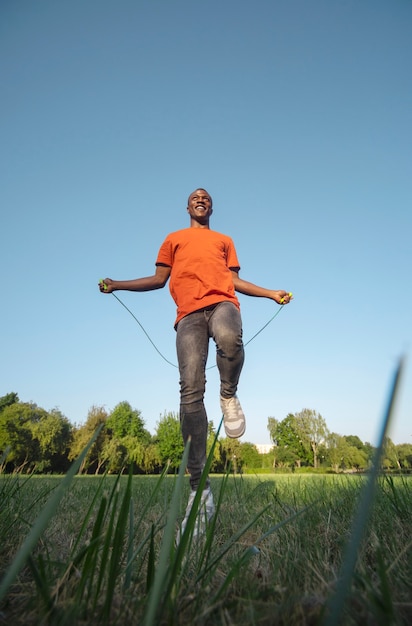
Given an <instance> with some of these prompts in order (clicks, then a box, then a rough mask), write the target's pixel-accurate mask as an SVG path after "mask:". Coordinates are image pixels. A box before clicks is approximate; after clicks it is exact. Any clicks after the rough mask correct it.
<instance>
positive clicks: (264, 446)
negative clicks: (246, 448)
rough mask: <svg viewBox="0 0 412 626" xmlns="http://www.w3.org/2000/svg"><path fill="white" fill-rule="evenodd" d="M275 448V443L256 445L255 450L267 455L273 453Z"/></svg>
mask: <svg viewBox="0 0 412 626" xmlns="http://www.w3.org/2000/svg"><path fill="white" fill-rule="evenodd" d="M274 447H275V446H274V445H273V443H255V448H257V451H258V452H259V454H267V453H268V452H271V450H273V448H274Z"/></svg>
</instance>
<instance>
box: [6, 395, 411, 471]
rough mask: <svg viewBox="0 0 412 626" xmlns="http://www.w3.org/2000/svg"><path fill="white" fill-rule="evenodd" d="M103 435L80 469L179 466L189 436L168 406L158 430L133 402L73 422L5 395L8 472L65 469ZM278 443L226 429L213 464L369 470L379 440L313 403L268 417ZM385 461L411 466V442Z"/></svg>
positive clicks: (389, 450) (216, 467)
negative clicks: (331, 425)
mask: <svg viewBox="0 0 412 626" xmlns="http://www.w3.org/2000/svg"><path fill="white" fill-rule="evenodd" d="M99 427H100V431H99V435H98V437H97V439H96V440H95V442H94V443H93V445H92V447H91V448H90V450H89V452H88V454H87V456H86V457H85V459H84V461H83V464H82V466H81V468H80V472H81V473H87V474H101V473H104V472H109V473H119V472H122V471H123V470H124V469H125V468H129V467H130V466H132V468H133V471H134V472H135V473H140V474H144V473H146V474H156V473H160V472H161V471H163V469H164V467H165V466H166V465H167V464H168V465H169V471H175V470H176V468H178V467H179V464H180V461H181V458H182V454H183V449H184V445H183V440H182V436H181V432H180V422H179V416H178V415H177V414H175V413H173V412H165V413H164V414H163V415H161V416H160V417H159V420H158V422H157V424H156V431H155V433H154V435H152V434H151V433H150V432H149V431H148V430H147V429H146V427H145V422H144V420H143V418H142V415H141V412H140V411H139V410H137V409H134V408H132V406H131V405H130V404H129V403H128V402H127V401H123V402H120V403H119V404H117V405H116V406H115V407H114V409H113V410H112V411H110V412H107V411H106V409H105V408H104V407H101V406H93V407H91V409H90V410H89V412H88V415H87V419H86V421H85V422H84V423H83V424H81V425H78V426H77V425H73V424H72V423H71V422H70V421H69V420H68V419H67V417H65V416H64V415H63V414H62V413H61V411H59V410H58V409H52V410H51V411H46V410H45V409H43V408H41V407H38V406H37V405H36V404H34V403H29V402H21V401H20V400H19V397H18V394H17V393H15V392H11V393H8V394H7V395H5V396H3V397H0V469H1V470H3V471H6V472H12V471H24V472H33V471H35V472H38V473H65V472H66V471H67V470H68V468H69V467H70V464H71V462H72V461H73V460H74V459H75V458H77V457H78V456H79V454H80V453H81V451H82V450H83V449H84V447H85V446H86V444H87V443H88V442H89V441H90V439H91V437H92V435H93V434H94V433H95V432H96V430H97V429H98V428H99ZM267 428H268V431H269V434H270V437H271V440H272V442H273V447H272V449H271V450H270V451H269V452H267V453H266V454H260V453H259V451H258V449H257V447H256V446H255V445H254V444H252V443H248V442H240V441H238V440H236V439H228V438H226V437H221V436H220V435H219V437H218V440H217V445H216V446H215V448H214V456H213V462H212V468H211V471H212V472H216V473H221V472H226V471H227V470H228V469H230V470H231V471H234V472H248V471H250V472H259V471H273V470H280V471H293V470H296V469H299V468H302V467H309V468H314V469H321V470H325V471H326V470H328V469H329V470H332V471H335V472H338V471H345V470H356V471H360V470H365V469H367V468H368V466H369V465H370V462H371V459H372V457H373V454H374V448H373V446H372V445H371V444H369V443H363V442H362V441H361V440H360V439H359V437H357V436H356V435H347V436H341V435H338V434H336V433H330V432H329V431H328V428H327V425H326V422H325V420H324V419H323V417H322V416H321V415H320V414H319V413H317V412H316V411H313V410H311V409H303V410H302V411H301V412H300V413H295V414H289V415H287V417H286V418H285V419H284V420H282V421H279V420H277V419H275V418H273V417H269V418H268V424H267ZM215 438H216V427H215V425H214V424H213V422H209V431H208V450H210V449H211V447H212V445H213V442H214V440H215ZM383 468H384V469H392V470H409V469H410V468H412V445H410V444H400V445H395V444H394V443H393V442H392V441H391V440H390V439H387V442H386V450H385V455H384V459H383Z"/></svg>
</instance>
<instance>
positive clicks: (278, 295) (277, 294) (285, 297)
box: [273, 289, 293, 304]
mask: <svg viewBox="0 0 412 626" xmlns="http://www.w3.org/2000/svg"><path fill="white" fill-rule="evenodd" d="M273 299H274V300H275V301H276V302H277V303H278V304H288V303H289V302H290V301H291V300H293V295H292V293H291V292H290V291H283V290H282V289H279V290H278V291H274V298H273Z"/></svg>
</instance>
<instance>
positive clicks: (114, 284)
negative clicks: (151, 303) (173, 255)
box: [99, 265, 172, 293]
mask: <svg viewBox="0 0 412 626" xmlns="http://www.w3.org/2000/svg"><path fill="white" fill-rule="evenodd" d="M171 270H172V268H171V267H167V266H165V265H156V271H155V273H154V274H153V276H146V277H144V278H135V279H134V280H112V279H111V278H105V279H104V280H101V281H100V282H99V289H100V291H101V292H102V293H112V291H118V290H123V291H152V290H154V289H161V288H162V287H164V286H165V284H166V283H167V281H168V280H169V276H170V272H171Z"/></svg>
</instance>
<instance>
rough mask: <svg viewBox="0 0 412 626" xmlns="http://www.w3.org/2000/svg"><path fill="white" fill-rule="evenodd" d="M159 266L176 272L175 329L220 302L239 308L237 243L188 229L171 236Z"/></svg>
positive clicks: (173, 290)
mask: <svg viewBox="0 0 412 626" xmlns="http://www.w3.org/2000/svg"><path fill="white" fill-rule="evenodd" d="M156 265H166V266H168V267H171V268H172V271H171V274H170V285H169V288H170V293H171V295H172V298H173V300H174V301H175V302H176V305H177V318H176V322H175V325H176V324H177V323H178V322H179V321H180V320H181V319H182V317H184V316H185V315H189V313H193V311H198V310H199V309H203V308H204V307H207V306H210V305H212V304H217V303H218V302H224V301H226V300H227V301H229V302H233V304H235V305H236V306H237V307H238V308H240V306H239V301H238V299H237V297H236V295H235V288H234V285H233V278H232V274H231V270H232V269H233V270H235V271H239V269H240V265H239V261H238V258H237V254H236V250H235V246H234V244H233V241H232V239H231V238H230V237H228V236H227V235H222V234H221V233H217V232H216V231H214V230H210V229H208V228H184V229H183V230H178V231H176V232H174V233H171V234H170V235H168V236H167V237H166V239H165V241H164V242H163V244H162V245H161V247H160V250H159V254H158V256H157V260H156Z"/></svg>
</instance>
